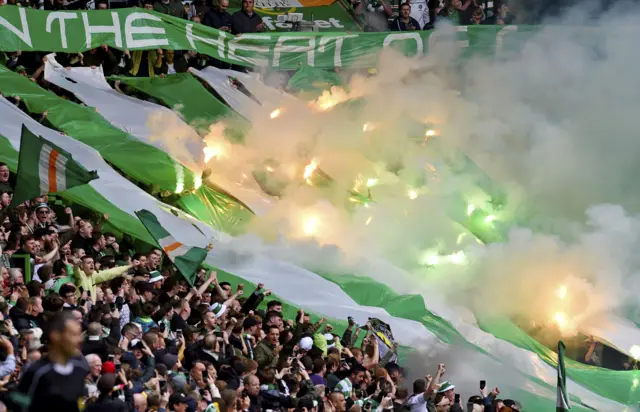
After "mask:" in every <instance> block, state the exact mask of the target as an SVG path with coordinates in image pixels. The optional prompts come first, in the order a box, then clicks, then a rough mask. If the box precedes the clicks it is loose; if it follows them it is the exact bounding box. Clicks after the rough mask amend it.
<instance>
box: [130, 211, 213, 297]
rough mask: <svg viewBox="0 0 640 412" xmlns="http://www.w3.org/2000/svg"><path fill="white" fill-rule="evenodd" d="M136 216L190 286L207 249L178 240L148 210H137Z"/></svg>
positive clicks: (194, 279)
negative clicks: (187, 244)
mask: <svg viewBox="0 0 640 412" xmlns="http://www.w3.org/2000/svg"><path fill="white" fill-rule="evenodd" d="M136 216H138V219H140V222H142V224H143V225H144V227H146V228H147V230H148V231H149V234H150V235H151V237H153V238H154V239H155V240H156V242H158V245H160V248H162V250H164V253H165V254H166V255H167V256H168V257H169V259H170V260H171V262H173V264H174V265H175V267H176V268H177V269H178V271H179V272H180V273H181V274H182V276H184V278H185V279H186V280H187V282H189V284H190V285H191V286H193V285H194V283H195V281H196V276H197V271H198V268H199V267H200V265H201V264H202V262H203V261H204V259H205V258H206V257H207V250H206V249H203V248H201V247H189V246H186V245H183V244H182V243H180V242H178V241H177V240H176V239H175V238H174V237H173V236H171V234H170V233H169V232H167V230H166V229H165V228H163V227H162V225H161V224H160V222H158V218H157V217H156V216H155V215H154V214H153V213H151V212H149V211H148V210H144V209H143V210H138V211H137V212H136Z"/></svg>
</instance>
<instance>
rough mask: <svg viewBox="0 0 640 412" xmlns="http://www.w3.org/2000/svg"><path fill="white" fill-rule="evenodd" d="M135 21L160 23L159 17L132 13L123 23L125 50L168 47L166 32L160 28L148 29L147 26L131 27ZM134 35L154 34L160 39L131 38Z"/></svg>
mask: <svg viewBox="0 0 640 412" xmlns="http://www.w3.org/2000/svg"><path fill="white" fill-rule="evenodd" d="M136 20H151V21H159V22H162V19H161V18H160V17H156V16H154V15H152V14H149V13H139V12H134V13H131V14H129V15H128V16H127V18H126V20H125V21H124V38H125V41H126V43H127V49H137V48H143V47H159V46H168V45H169V40H168V39H167V37H166V34H167V33H166V32H165V30H164V29H163V28H162V27H149V26H141V27H140V26H138V27H135V26H133V22H134V21H136ZM134 34H156V35H161V36H162V37H154V38H153V39H139V40H136V39H134V38H133V35H134Z"/></svg>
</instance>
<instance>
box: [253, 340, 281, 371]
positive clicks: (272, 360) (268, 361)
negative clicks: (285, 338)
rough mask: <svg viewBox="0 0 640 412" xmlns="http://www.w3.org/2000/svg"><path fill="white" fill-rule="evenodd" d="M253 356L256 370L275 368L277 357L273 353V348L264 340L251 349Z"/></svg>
mask: <svg viewBox="0 0 640 412" xmlns="http://www.w3.org/2000/svg"><path fill="white" fill-rule="evenodd" d="M253 356H254V359H255V361H256V362H258V369H264V368H267V367H269V366H276V362H278V355H277V354H276V353H275V348H274V347H273V345H272V344H270V343H269V342H267V341H266V340H261V341H260V342H259V343H258V344H257V345H256V347H255V348H254V349H253Z"/></svg>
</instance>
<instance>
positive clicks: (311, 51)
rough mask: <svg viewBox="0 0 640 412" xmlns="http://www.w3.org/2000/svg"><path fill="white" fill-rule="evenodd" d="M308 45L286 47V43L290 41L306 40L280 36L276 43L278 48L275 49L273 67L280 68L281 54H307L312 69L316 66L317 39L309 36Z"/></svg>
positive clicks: (298, 37)
mask: <svg viewBox="0 0 640 412" xmlns="http://www.w3.org/2000/svg"><path fill="white" fill-rule="evenodd" d="M308 39H309V42H308V44H306V45H304V46H302V45H295V46H294V45H290V46H285V45H284V42H286V41H288V40H297V41H300V40H304V37H300V36H279V37H278V40H277V41H276V46H275V47H274V48H273V65H274V66H275V67H278V66H280V54H281V53H307V64H308V65H309V66H311V67H313V66H315V64H316V62H315V48H316V38H315V37H312V36H309V37H308Z"/></svg>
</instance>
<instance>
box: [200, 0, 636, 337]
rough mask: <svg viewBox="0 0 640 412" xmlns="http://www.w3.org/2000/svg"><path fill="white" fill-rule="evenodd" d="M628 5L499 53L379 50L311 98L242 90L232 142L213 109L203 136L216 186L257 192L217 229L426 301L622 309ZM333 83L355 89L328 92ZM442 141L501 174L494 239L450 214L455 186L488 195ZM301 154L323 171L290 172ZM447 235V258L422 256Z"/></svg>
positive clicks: (551, 314) (457, 192)
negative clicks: (245, 96)
mask: <svg viewBox="0 0 640 412" xmlns="http://www.w3.org/2000/svg"><path fill="white" fill-rule="evenodd" d="M629 7H631V6H628V7H627V8H625V9H624V10H622V12H621V10H616V11H612V12H609V13H606V14H603V15H602V16H601V17H599V18H598V19H597V20H593V19H589V18H587V17H585V16H587V13H577V14H575V13H574V14H572V15H570V16H567V17H565V18H564V19H563V20H562V21H555V22H554V23H556V24H555V25H549V26H544V27H541V28H540V30H539V31H538V32H537V33H536V34H535V35H534V36H533V37H532V39H531V40H529V41H528V42H527V43H526V44H525V45H524V47H523V48H522V50H519V51H518V52H517V53H512V54H508V55H502V56H501V57H500V58H497V59H492V58H486V56H485V57H480V58H472V59H465V60H462V61H461V60H459V59H458V56H457V55H456V54H457V53H456V50H457V47H458V46H457V45H456V43H454V42H453V41H449V42H447V36H442V37H441V40H439V42H438V47H437V49H436V50H435V51H433V52H432V53H430V54H429V55H428V56H426V57H425V58H423V59H420V60H416V59H407V58H404V57H401V56H398V55H397V54H395V53H394V52H393V51H386V52H384V53H382V54H381V56H380V57H379V64H378V72H377V75H376V76H375V77H370V78H367V77H366V76H363V75H356V76H354V77H353V78H352V79H351V80H350V82H349V84H348V86H346V87H345V88H344V89H340V88H334V89H333V90H331V91H326V92H325V93H324V95H323V96H321V98H320V99H319V100H318V101H317V104H316V105H312V106H311V107H309V106H308V105H307V104H306V103H304V102H302V101H295V100H291V99H285V100H283V101H282V103H281V104H280V105H278V104H274V101H273V100H270V101H269V102H268V104H263V105H262V106H261V105H258V104H250V105H249V106H248V107H249V109H248V110H247V112H246V113H243V114H245V115H246V116H247V117H248V119H249V120H250V121H251V122H252V127H251V128H250V129H249V131H248V133H247V134H246V136H245V141H244V144H231V143H229V141H228V139H227V137H226V136H225V133H224V128H225V127H224V124H218V125H215V126H214V127H212V128H211V129H210V131H209V133H208V134H207V136H206V138H205V142H206V144H207V145H208V146H209V147H210V148H214V149H213V152H215V153H214V155H213V156H212V157H213V160H212V161H210V162H209V163H207V167H208V168H210V169H211V170H212V171H213V173H212V175H211V176H212V179H213V180H214V181H216V179H221V180H224V181H225V182H231V184H229V185H227V186H226V188H227V189H229V188H230V187H232V186H233V185H237V187H240V186H241V187H243V188H244V189H247V188H248V189H249V190H246V191H245V192H243V193H242V196H240V195H239V194H238V193H234V190H231V192H232V193H233V194H236V195H238V197H239V198H240V199H241V200H243V201H246V203H247V204H249V205H250V206H251V205H252V203H261V204H269V207H267V208H265V209H264V210H261V212H260V213H259V216H258V217H257V218H256V219H255V220H254V222H252V225H251V227H250V228H249V233H248V234H247V235H246V236H245V237H243V238H240V239H236V240H234V241H233V243H232V244H231V245H228V246H229V247H230V248H234V247H236V248H240V249H244V248H245V246H243V245H247V244H250V245H251V247H252V249H253V250H254V251H255V253H268V254H270V255H273V256H276V257H278V258H282V259H286V260H290V261H293V262H295V263H298V264H301V265H304V266H306V267H308V268H310V269H313V270H318V271H320V270H322V271H331V272H335V273H341V272H342V273H356V274H362V275H367V276H371V277H373V278H374V279H376V280H378V281H380V282H383V283H385V284H388V285H391V286H392V287H393V288H394V290H396V291H398V292H400V293H409V292H419V293H423V294H424V295H425V300H426V302H427V305H428V306H429V308H430V309H431V310H432V311H434V312H436V313H438V314H442V313H445V312H448V311H450V309H449V307H450V306H451V305H452V304H455V305H462V306H466V307H468V308H469V309H471V311H472V312H475V313H480V312H487V313H489V314H491V315H496V314H497V315H506V316H508V317H511V318H514V319H521V318H522V319H526V322H530V323H531V324H535V325H536V326H545V325H547V324H548V323H550V322H551V323H557V324H562V326H563V327H562V329H563V332H564V333H565V334H572V333H574V332H576V331H578V330H580V329H581V327H582V326H584V325H587V324H589V323H590V322H591V319H592V318H593V316H594V315H595V314H597V313H598V312H605V313H610V312H616V311H620V309H621V308H622V307H625V309H629V307H627V306H628V304H629V303H630V301H631V300H632V298H634V297H635V296H637V294H638V293H637V292H638V283H637V281H635V280H634V279H635V270H634V267H635V264H636V263H637V262H636V260H637V258H635V256H634V253H633V251H634V249H635V246H636V244H637V240H638V239H637V237H636V233H637V228H638V221H637V220H636V218H635V216H634V214H635V213H637V211H638V210H639V209H640V208H639V206H640V192H639V191H637V190H634V183H635V179H636V177H635V176H636V174H637V172H638V168H639V167H640V166H638V162H637V159H636V157H637V156H636V153H638V152H639V149H640V140H639V139H637V138H636V134H637V133H636V129H637V125H636V122H635V121H634V120H635V117H634V114H635V112H636V111H637V102H638V101H640V87H638V86H639V83H640V79H639V78H638V76H637V75H636V74H635V70H634V60H635V58H634V56H635V37H636V36H635V34H636V33H637V29H635V28H633V27H634V21H637V18H636V17H637V15H638V13H637V11H638V10H635V9H630V8H629ZM557 23H562V24H557ZM439 30H447V28H441V29H439ZM346 98H350V99H358V98H362V101H360V102H359V103H358V104H357V105H358V106H357V108H355V109H354V105H352V104H338V105H335V103H340V102H342V101H343V100H345V99H346ZM332 99H333V102H332V103H333V104H334V105H333V106H332V105H330V104H329V105H328V104H327V101H330V100H332ZM329 106H331V107H329ZM328 108H329V109H330V110H327V109H328ZM223 123H224V122H223ZM431 129H434V131H433V133H432V134H431V135H429V134H428V131H429V130H431ZM456 153H464V154H466V155H467V156H469V157H470V158H471V159H472V160H473V162H475V163H477V164H478V166H479V170H482V171H484V172H486V174H487V175H488V176H489V178H490V180H491V181H492V182H493V186H494V187H498V188H501V189H502V190H504V191H505V192H506V198H507V204H506V206H505V208H504V209H501V210H498V211H497V212H496V215H495V217H496V219H497V221H496V226H500V225H502V226H504V227H512V230H511V232H510V233H507V238H506V239H505V242H504V243H501V244H492V245H487V246H482V245H478V243H477V242H476V241H475V240H474V238H473V236H472V235H470V234H469V233H468V229H467V228H465V227H464V226H465V223H464V222H461V223H455V222H454V220H453V219H452V210H453V209H454V208H456V207H457V208H460V207H461V204H462V207H464V206H465V204H471V203H473V204H475V205H481V207H485V205H487V204H488V203H489V201H490V200H491V197H490V193H487V191H486V190H481V189H480V188H479V183H480V182H481V180H482V179H481V177H480V176H478V174H477V173H476V172H474V171H473V170H470V171H469V170H468V171H465V172H464V173H459V172H452V171H451V168H450V164H451V162H450V161H451V160H452V159H453V160H455V159H456V158H457V157H459V155H456ZM311 162H313V164H314V165H316V166H317V168H316V169H315V172H314V173H316V175H317V174H318V173H320V172H324V173H326V175H328V176H330V177H331V178H333V182H332V184H330V185H328V186H326V187H325V186H322V187H320V185H318V184H317V182H315V181H314V182H312V183H311V184H310V183H309V182H307V181H305V180H306V177H305V173H306V169H305V166H308V165H309V164H311ZM255 172H261V173H262V174H263V175H264V176H265V177H264V179H263V182H262V184H263V187H262V190H261V189H260V188H259V187H258V186H259V185H258V184H257V183H256V181H255V179H254V173H255ZM369 181H371V182H372V184H371V185H370V187H367V186H369V184H368V182H369ZM373 183H375V184H373ZM265 190H266V191H267V192H268V193H269V194H268V195H267V194H265V193H264V191H265ZM353 190H356V191H357V192H358V193H360V194H361V195H363V196H365V197H366V196H367V195H368V194H369V193H370V194H371V200H372V201H371V202H370V203H369V204H368V207H363V206H362V205H358V206H355V207H353V206H354V205H353V204H351V205H350V204H349V202H348V201H347V198H349V197H350V191H353ZM251 197H253V199H250V198H251ZM247 199H248V200H247ZM601 204H607V205H601ZM458 221H459V219H458ZM518 227H519V228H520V229H519V228H518ZM253 236H257V237H260V238H262V241H261V242H257V241H256V239H255V238H254V237H253ZM460 250H462V251H464V255H455V256H457V257H456V261H455V262H454V263H457V264H452V262H453V258H449V260H446V261H445V264H442V265H433V264H431V263H430V261H429V259H428V254H429V253H436V254H440V255H442V254H447V253H455V252H456V251H460ZM430 251H431V252H430ZM460 256H464V258H461V257H460ZM532 290H535V291H536V293H535V294H533V293H531V291H532ZM562 290H566V292H561V291H562ZM434 291H436V292H435V293H434ZM562 296H564V297H562ZM496 297H504V298H496ZM578 302H579V304H578ZM631 310H632V311H633V310H634V308H633V305H632V306H631ZM461 313H463V314H462V315H456V316H457V317H459V318H464V319H466V320H469V321H471V322H473V319H472V318H469V316H468V312H466V311H465V312H461Z"/></svg>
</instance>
